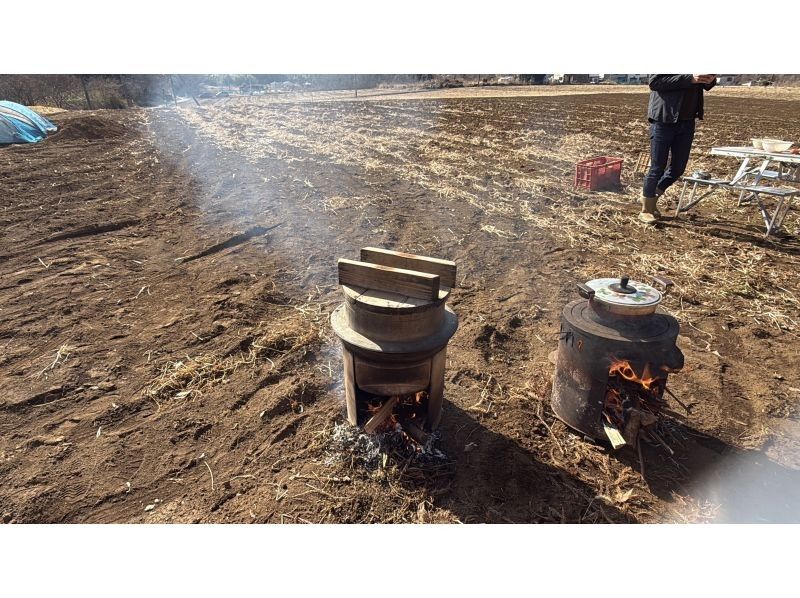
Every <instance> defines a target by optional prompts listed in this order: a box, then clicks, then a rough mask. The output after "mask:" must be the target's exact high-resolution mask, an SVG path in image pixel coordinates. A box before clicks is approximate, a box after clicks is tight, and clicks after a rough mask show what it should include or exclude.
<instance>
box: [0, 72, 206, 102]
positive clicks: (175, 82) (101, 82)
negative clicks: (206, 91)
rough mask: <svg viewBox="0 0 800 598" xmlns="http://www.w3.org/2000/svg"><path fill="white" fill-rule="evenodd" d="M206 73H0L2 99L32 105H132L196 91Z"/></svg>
mask: <svg viewBox="0 0 800 598" xmlns="http://www.w3.org/2000/svg"><path fill="white" fill-rule="evenodd" d="M206 79H207V76H205V75H0V99H4V100H11V101H13V102H19V103H21V104H26V105H28V106H33V105H47V106H57V107H58V108H70V109H74V108H128V107H132V106H157V105H159V104H163V103H165V102H167V101H170V100H171V99H172V92H173V89H174V91H175V94H176V95H196V94H197V93H198V92H199V90H200V89H201V85H202V84H203V83H204V82H205V81H206Z"/></svg>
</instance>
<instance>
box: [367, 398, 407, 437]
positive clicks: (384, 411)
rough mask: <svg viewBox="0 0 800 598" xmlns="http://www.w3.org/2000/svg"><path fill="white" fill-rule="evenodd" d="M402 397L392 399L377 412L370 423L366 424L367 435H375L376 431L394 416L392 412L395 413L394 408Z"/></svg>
mask: <svg viewBox="0 0 800 598" xmlns="http://www.w3.org/2000/svg"><path fill="white" fill-rule="evenodd" d="M399 398H400V397H392V398H390V399H389V400H388V401H386V402H385V403H384V404H383V405H381V408H380V409H378V411H376V412H375V415H373V416H372V417H371V418H370V419H369V421H368V422H367V423H366V424H364V431H365V432H366V433H367V434H374V433H375V430H377V429H378V426H380V425H381V424H382V423H383V422H384V421H386V420H387V419H389V416H391V415H392V411H394V406H395V404H397V401H398V400H399Z"/></svg>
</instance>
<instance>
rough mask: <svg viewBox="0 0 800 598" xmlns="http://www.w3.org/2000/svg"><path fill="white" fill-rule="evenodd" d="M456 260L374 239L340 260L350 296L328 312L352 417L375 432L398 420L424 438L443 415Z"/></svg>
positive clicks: (454, 321)
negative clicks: (376, 243) (384, 245)
mask: <svg viewBox="0 0 800 598" xmlns="http://www.w3.org/2000/svg"><path fill="white" fill-rule="evenodd" d="M455 280H456V265H455V263H454V262H451V261H447V260H441V259H435V258H429V257H424V256H419V255H414V254H410V253H400V252H396V251H389V250H385V249H379V248H375V247H365V248H363V249H362V250H361V261H353V260H347V259H340V260H339V284H340V285H341V286H342V291H343V292H344V297H345V301H344V303H343V304H342V305H340V306H339V307H338V308H336V310H334V312H333V314H332V315H331V324H332V326H333V330H334V332H335V333H336V335H337V336H338V337H339V339H340V340H341V341H342V349H343V363H344V386H345V399H346V403H347V419H348V420H349V422H350V423H351V424H352V425H354V426H363V427H364V429H365V431H366V432H368V433H373V432H376V431H378V430H379V429H382V427H385V426H387V425H388V424H389V423H390V422H391V424H392V425H395V424H396V423H399V424H400V425H401V426H402V428H403V431H405V432H406V433H407V434H408V435H409V436H411V437H412V438H414V439H415V440H417V442H420V443H421V444H424V441H425V440H426V438H427V436H428V434H429V433H430V432H431V431H433V430H435V429H436V428H437V427H438V425H439V421H440V419H441V416H442V403H443V401H444V369H445V358H446V352H447V343H448V341H449V340H450V337H452V336H453V334H454V333H455V331H456V329H457V328H458V317H457V316H456V314H455V313H453V311H452V310H451V309H450V308H449V307H447V305H446V304H445V303H446V301H447V298H448V297H449V296H450V289H452V288H453V287H454V286H455Z"/></svg>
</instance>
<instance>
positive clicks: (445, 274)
mask: <svg viewBox="0 0 800 598" xmlns="http://www.w3.org/2000/svg"><path fill="white" fill-rule="evenodd" d="M361 261H362V262H370V263H373V264H380V265H381V266H391V267H393V268H403V269H405V270H415V271H417V272H427V273H429V274H438V275H439V279H440V281H441V284H442V286H444V287H449V288H451V289H452V288H453V287H454V286H456V263H455V262H451V261H450V260H441V259H438V258H435V257H425V256H423V255H415V254H413V253H403V252H401V251H391V250H389V249H381V248H380V247H364V248H362V249H361Z"/></svg>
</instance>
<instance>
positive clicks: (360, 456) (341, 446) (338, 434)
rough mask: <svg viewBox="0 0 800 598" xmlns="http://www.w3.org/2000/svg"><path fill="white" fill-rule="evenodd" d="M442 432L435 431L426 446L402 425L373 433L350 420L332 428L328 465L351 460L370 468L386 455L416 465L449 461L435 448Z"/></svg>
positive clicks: (377, 465) (373, 467)
mask: <svg viewBox="0 0 800 598" xmlns="http://www.w3.org/2000/svg"><path fill="white" fill-rule="evenodd" d="M438 440H439V432H433V433H432V434H431V435H430V437H429V438H428V441H427V442H426V443H425V444H424V445H420V444H418V443H416V442H414V441H413V440H411V439H410V438H409V437H408V435H407V434H406V433H405V432H403V428H402V426H401V425H400V424H396V425H395V427H394V428H393V429H391V430H388V431H383V432H379V433H377V434H375V435H374V436H371V435H369V434H366V433H364V430H362V429H361V428H357V427H355V426H351V425H350V424H349V423H348V422H343V423H340V424H337V425H336V426H334V428H333V432H332V434H331V437H330V440H329V443H328V447H327V450H326V453H327V455H326V458H325V461H324V462H325V464H326V465H332V464H334V463H340V462H343V461H350V462H351V463H352V464H354V465H355V464H358V465H361V466H362V467H364V468H366V469H368V470H374V469H377V468H378V467H380V466H381V465H382V464H384V463H385V456H389V455H390V456H393V457H400V458H402V459H409V458H411V459H412V463H414V464H416V465H427V464H439V463H443V462H446V461H449V459H448V458H447V455H445V454H444V453H443V452H442V451H440V450H439V449H437V448H436V446H435V445H436V443H437V442H438Z"/></svg>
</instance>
